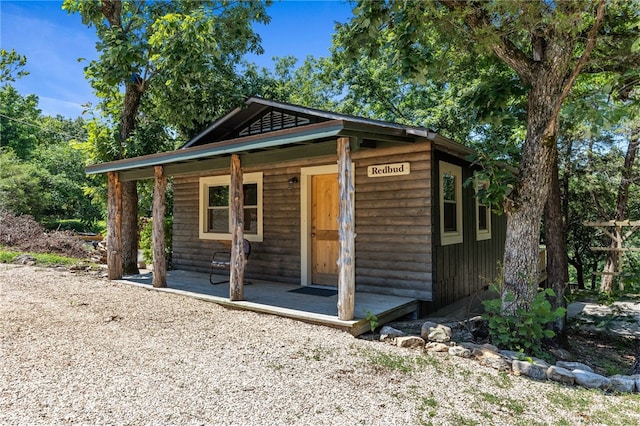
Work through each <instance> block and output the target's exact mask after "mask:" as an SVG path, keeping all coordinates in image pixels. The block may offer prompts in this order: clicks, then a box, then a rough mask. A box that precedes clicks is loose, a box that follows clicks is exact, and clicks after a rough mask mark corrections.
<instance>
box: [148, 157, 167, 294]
mask: <svg viewBox="0 0 640 426" xmlns="http://www.w3.org/2000/svg"><path fill="white" fill-rule="evenodd" d="M154 169H155V170H154V171H155V183H154V186H153V230H152V234H151V241H152V245H153V286H154V287H166V286H167V259H166V255H165V253H166V247H165V242H164V212H165V208H166V207H165V190H166V188H167V177H166V176H165V174H164V168H163V167H162V166H155V168H154Z"/></svg>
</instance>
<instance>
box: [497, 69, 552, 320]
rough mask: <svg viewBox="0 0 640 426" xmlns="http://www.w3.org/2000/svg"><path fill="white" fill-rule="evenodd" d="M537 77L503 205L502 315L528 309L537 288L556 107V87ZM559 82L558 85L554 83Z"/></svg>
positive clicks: (529, 99) (529, 97) (550, 81)
mask: <svg viewBox="0 0 640 426" xmlns="http://www.w3.org/2000/svg"><path fill="white" fill-rule="evenodd" d="M548 77H549V80H548V81H547V79H546V78H543V79H540V78H539V79H538V80H537V81H536V82H535V83H534V84H533V87H532V88H531V90H530V91H529V95H528V125H527V137H526V139H525V142H524V146H523V154H522V164H521V169H520V176H519V177H520V180H519V183H518V185H517V186H516V188H515V189H514V191H513V193H512V194H510V197H509V198H508V199H507V200H506V201H505V212H506V214H507V236H506V241H505V252H504V263H503V268H504V269H503V288H502V312H503V313H504V314H511V315H513V314H515V312H516V309H518V308H522V309H524V310H529V307H530V305H531V302H532V301H533V299H534V297H535V295H536V291H537V284H538V255H539V243H540V225H541V223H540V222H541V219H542V213H543V210H544V205H545V203H546V201H547V196H548V194H549V185H550V182H551V170H552V169H553V158H554V153H555V150H556V147H555V141H556V138H555V134H554V133H553V130H555V128H556V126H555V124H554V122H555V119H556V115H555V114H554V111H553V108H554V105H555V103H556V100H557V99H558V97H559V90H558V88H557V84H556V85H555V86H554V85H552V84H551V83H552V80H550V78H551V77H550V76H548ZM556 83H557V81H556Z"/></svg>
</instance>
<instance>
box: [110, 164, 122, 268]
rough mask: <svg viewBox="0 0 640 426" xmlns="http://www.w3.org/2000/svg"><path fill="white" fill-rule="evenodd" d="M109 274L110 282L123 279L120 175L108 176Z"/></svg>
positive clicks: (111, 173) (112, 173)
mask: <svg viewBox="0 0 640 426" xmlns="http://www.w3.org/2000/svg"><path fill="white" fill-rule="evenodd" d="M107 181H108V188H107V192H108V200H107V274H108V277H109V279H110V280H119V279H121V278H122V185H121V182H120V181H119V180H118V174H117V173H115V172H110V173H108V174H107Z"/></svg>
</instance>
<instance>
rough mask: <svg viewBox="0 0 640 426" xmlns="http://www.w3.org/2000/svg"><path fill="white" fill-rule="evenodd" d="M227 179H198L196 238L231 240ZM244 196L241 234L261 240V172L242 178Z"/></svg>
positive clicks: (229, 178) (251, 238) (228, 183)
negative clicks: (197, 235)
mask: <svg viewBox="0 0 640 426" xmlns="http://www.w3.org/2000/svg"><path fill="white" fill-rule="evenodd" d="M230 183H231V177H230V176H228V175H227V176H212V177H205V178H200V215H199V216H200V218H199V226H200V232H199V234H200V238H201V239H204V240H230V239H231V223H230V218H231V206H230V203H229V199H230V194H229V185H230ZM242 183H243V185H242V191H243V193H244V235H245V238H246V239H247V240H249V241H262V173H247V174H245V175H244V176H243V179H242Z"/></svg>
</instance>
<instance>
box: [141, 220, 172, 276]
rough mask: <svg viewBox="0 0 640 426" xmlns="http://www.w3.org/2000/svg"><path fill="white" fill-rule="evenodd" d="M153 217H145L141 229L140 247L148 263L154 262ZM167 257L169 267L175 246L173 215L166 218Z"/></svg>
mask: <svg viewBox="0 0 640 426" xmlns="http://www.w3.org/2000/svg"><path fill="white" fill-rule="evenodd" d="M152 240H153V219H143V220H142V228H141V230H140V249H141V250H142V258H143V259H144V261H145V262H146V263H148V264H151V263H153V241H152ZM164 244H165V258H166V260H167V265H168V268H170V267H171V253H172V247H173V217H165V218H164Z"/></svg>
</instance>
